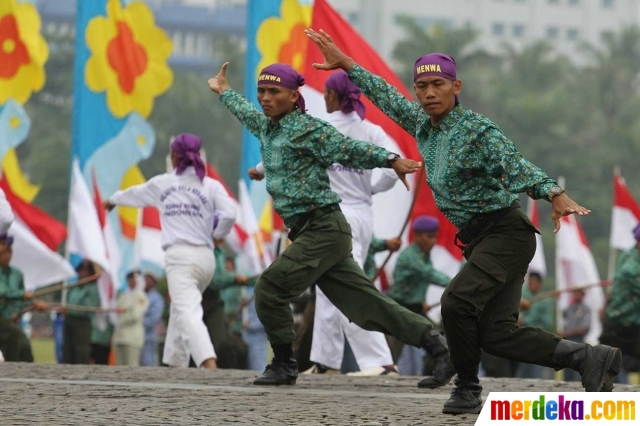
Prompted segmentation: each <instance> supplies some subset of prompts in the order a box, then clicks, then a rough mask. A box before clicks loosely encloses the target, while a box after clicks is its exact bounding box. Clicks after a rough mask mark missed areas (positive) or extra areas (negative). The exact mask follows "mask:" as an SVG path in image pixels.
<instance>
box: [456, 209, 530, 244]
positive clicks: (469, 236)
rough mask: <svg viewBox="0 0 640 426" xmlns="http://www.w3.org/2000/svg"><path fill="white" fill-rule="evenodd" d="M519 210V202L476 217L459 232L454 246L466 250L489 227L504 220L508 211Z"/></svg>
mask: <svg viewBox="0 0 640 426" xmlns="http://www.w3.org/2000/svg"><path fill="white" fill-rule="evenodd" d="M518 208H520V204H519V203H518V202H517V201H514V202H513V203H511V205H510V206H509V207H506V208H504V209H500V210H495V211H492V212H489V213H484V214H478V215H475V216H474V217H473V218H471V220H470V221H469V223H468V224H467V226H465V227H464V228H462V229H461V230H459V231H458V233H457V234H456V238H455V240H454V244H455V245H457V246H458V247H460V248H461V249H464V246H466V245H467V244H469V243H470V242H471V241H472V240H473V239H474V238H475V237H477V236H478V235H479V234H480V233H481V232H482V231H484V230H485V229H486V228H487V227H488V226H489V225H491V224H492V223H494V222H497V221H499V220H500V219H502V217H503V216H504V215H505V214H507V212H508V211H510V210H513V209H518ZM458 241H460V242H461V243H462V244H458Z"/></svg>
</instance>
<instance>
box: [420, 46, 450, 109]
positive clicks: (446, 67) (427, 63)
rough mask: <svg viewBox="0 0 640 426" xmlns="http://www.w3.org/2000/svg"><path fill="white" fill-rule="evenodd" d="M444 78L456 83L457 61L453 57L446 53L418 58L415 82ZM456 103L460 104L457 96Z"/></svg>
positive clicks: (430, 54)
mask: <svg viewBox="0 0 640 426" xmlns="http://www.w3.org/2000/svg"><path fill="white" fill-rule="evenodd" d="M432 76H435V77H442V78H446V79H447V80H451V81H456V80H457V79H458V78H457V77H456V61H455V59H453V57H452V56H449V55H445V54H444V53H429V54H428V55H424V56H421V57H419V58H418V60H417V61H416V63H415V65H414V66H413V82H414V83H415V82H416V81H418V79H419V78H420V77H432ZM456 103H459V100H458V95H456Z"/></svg>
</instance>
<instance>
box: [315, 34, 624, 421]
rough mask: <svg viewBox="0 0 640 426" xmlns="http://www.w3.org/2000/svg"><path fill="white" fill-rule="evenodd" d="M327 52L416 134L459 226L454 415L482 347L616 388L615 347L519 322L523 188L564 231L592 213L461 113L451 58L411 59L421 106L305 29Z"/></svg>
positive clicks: (452, 340) (450, 299) (449, 294)
mask: <svg viewBox="0 0 640 426" xmlns="http://www.w3.org/2000/svg"><path fill="white" fill-rule="evenodd" d="M305 32H306V34H307V36H308V37H309V38H311V39H312V41H313V42H314V43H315V44H316V45H317V46H318V48H319V49H320V51H321V52H322V54H323V56H324V63H322V64H314V66H315V67H316V68H318V69H322V70H333V69H343V70H344V71H346V72H347V75H348V76H349V79H350V80H351V81H352V82H353V83H355V85H356V86H358V88H360V90H361V91H362V93H363V94H364V95H365V96H366V97H367V98H369V100H371V101H372V102H373V104H374V105H375V106H377V107H378V108H379V109H380V110H382V112H384V113H385V114H386V115H387V116H388V117H389V118H391V119H392V120H394V121H395V122H396V123H397V124H398V125H400V126H401V127H402V128H403V129H404V130H405V131H407V132H408V133H409V134H411V135H412V136H413V137H415V139H416V142H417V147H418V151H419V152H420V155H421V156H422V158H423V160H424V162H425V165H426V168H427V183H428V184H429V187H430V188H431V191H432V193H433V196H434V199H435V202H436V205H437V207H438V209H439V210H440V211H441V212H442V213H443V214H444V215H445V216H446V217H447V219H449V220H450V221H451V222H452V223H453V224H454V225H455V226H457V227H458V228H459V229H460V230H459V232H458V233H457V235H456V243H457V244H459V246H461V247H464V255H465V258H466V259H467V260H468V262H467V263H466V264H465V265H464V266H463V267H462V269H461V270H460V272H459V273H458V275H457V276H456V277H455V278H454V279H453V280H452V281H451V283H450V284H449V286H447V289H446V290H445V292H444V294H443V296H442V299H441V312H442V318H443V325H444V329H445V332H446V336H447V340H448V343H449V350H450V355H451V361H452V363H453V365H454V366H455V370H456V373H457V375H458V377H457V380H456V387H455V389H453V391H452V393H451V398H450V399H449V400H447V401H446V402H445V404H444V407H443V412H444V413H448V414H461V413H479V412H480V410H481V409H482V397H481V394H482V387H481V386H480V383H479V379H478V365H479V363H480V354H481V349H484V350H485V351H487V352H488V353H490V354H492V355H496V356H501V357H504V358H507V359H513V360H514V361H519V362H527V363H531V364H539V365H544V366H548V367H552V368H556V369H562V368H567V367H570V368H573V369H574V370H577V371H579V372H580V374H581V375H582V383H583V386H584V387H585V388H586V390H587V391H592V392H599V391H611V389H612V388H613V379H614V377H615V376H616V375H617V374H618V372H619V371H620V364H621V362H622V354H621V351H620V350H619V349H618V348H612V347H608V346H604V345H598V346H595V347H592V346H590V345H586V344H580V343H576V342H570V341H568V340H566V339H561V338H560V337H559V336H556V335H554V334H551V333H548V332H545V331H543V330H540V329H536V328H532V327H519V326H518V324H517V318H518V307H519V302H520V295H521V292H522V283H523V281H524V277H525V274H526V273H527V268H528V266H529V262H530V261H531V259H532V258H533V254H534V252H535V248H536V242H535V233H536V232H538V231H537V229H536V228H535V227H534V226H533V224H532V223H531V221H530V220H529V219H528V218H527V216H526V214H525V213H524V212H523V211H522V209H521V208H520V206H519V205H518V203H517V201H516V200H517V199H518V197H519V194H520V193H526V194H527V195H528V196H529V197H531V198H534V199H546V200H548V201H549V202H551V204H552V219H553V221H554V223H555V225H556V228H555V232H557V231H558V230H559V228H560V224H561V222H560V219H561V217H563V216H567V215H571V214H578V215H581V216H583V215H587V214H589V213H590V210H588V209H586V208H585V207H582V206H580V205H578V204H577V203H576V202H574V201H573V200H572V199H571V198H569V197H568V196H567V194H566V193H565V191H564V189H562V188H561V187H559V186H558V183H557V182H556V181H555V180H553V179H551V178H550V177H549V176H548V175H547V174H546V173H545V172H544V171H542V170H541V169H540V168H539V167H537V166H535V165H534V164H532V163H531V162H529V161H528V160H527V159H525V158H524V157H523V156H522V154H520V153H519V152H518V151H517V149H516V148H515V146H514V144H513V142H512V141H510V140H509V139H508V138H507V137H506V136H505V135H504V134H503V133H502V131H501V130H500V128H499V127H498V126H497V125H496V124H495V123H493V122H492V121H491V120H489V119H487V118H486V117H484V116H482V115H480V114H477V113H475V112H473V111H469V110H464V109H463V108H462V106H461V105H460V102H459V99H458V95H459V94H460V92H461V90H462V81H460V80H459V79H458V78H457V70H456V63H455V60H454V59H453V58H452V57H451V56H449V55H446V54H443V53H431V54H428V55H425V56H422V57H420V58H418V60H417V61H416V63H415V65H414V92H415V95H416V99H417V100H418V101H417V102H412V101H410V100H408V99H407V98H406V97H405V96H404V95H403V94H402V93H400V92H399V91H398V90H397V89H396V88H395V87H393V86H391V85H390V84H389V83H387V82H386V81H385V80H384V79H383V78H381V77H380V76H377V75H374V74H372V73H370V72H368V71H367V70H365V69H364V68H362V67H361V66H359V65H357V64H356V63H355V61H354V60H353V59H352V58H350V57H348V56H347V55H345V54H344V53H343V52H342V51H341V50H340V49H339V48H338V47H337V46H336V45H335V43H334V42H333V40H332V39H331V37H330V36H329V35H328V34H326V33H325V32H324V31H322V30H321V32H320V33H317V32H315V31H313V30H306V31H305Z"/></svg>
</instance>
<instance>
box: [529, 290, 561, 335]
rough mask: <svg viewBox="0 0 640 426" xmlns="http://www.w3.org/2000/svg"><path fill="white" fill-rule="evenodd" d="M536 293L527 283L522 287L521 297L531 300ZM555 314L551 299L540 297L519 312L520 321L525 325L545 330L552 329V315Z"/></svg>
mask: <svg viewBox="0 0 640 426" xmlns="http://www.w3.org/2000/svg"><path fill="white" fill-rule="evenodd" d="M536 294H537V293H533V292H532V291H531V290H530V289H529V286H528V285H524V286H523V287H522V297H523V298H524V299H527V300H531V299H533V298H534V297H535V296H536ZM554 315H555V310H554V304H553V299H551V298H547V299H541V300H539V301H537V302H536V303H532V304H531V307H530V308H529V309H527V310H526V311H523V312H521V313H520V316H521V317H522V322H523V324H524V325H526V326H527V327H538V328H541V329H543V330H545V331H552V330H553V317H554Z"/></svg>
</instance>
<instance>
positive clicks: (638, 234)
mask: <svg viewBox="0 0 640 426" xmlns="http://www.w3.org/2000/svg"><path fill="white" fill-rule="evenodd" d="M633 236H634V237H635V239H636V241H640V223H639V224H638V226H636V227H635V228H634V229H633Z"/></svg>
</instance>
